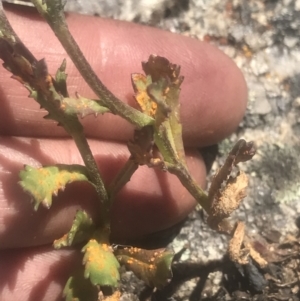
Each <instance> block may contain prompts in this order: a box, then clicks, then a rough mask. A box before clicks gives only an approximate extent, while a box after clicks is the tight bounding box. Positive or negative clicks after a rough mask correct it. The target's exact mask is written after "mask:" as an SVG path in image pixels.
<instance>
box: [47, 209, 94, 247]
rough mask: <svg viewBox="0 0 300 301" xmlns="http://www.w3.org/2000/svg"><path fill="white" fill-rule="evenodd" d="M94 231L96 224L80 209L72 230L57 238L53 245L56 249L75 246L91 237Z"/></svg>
mask: <svg viewBox="0 0 300 301" xmlns="http://www.w3.org/2000/svg"><path fill="white" fill-rule="evenodd" d="M94 232H95V225H94V223H93V220H92V219H91V218H90V217H89V216H88V214H87V213H86V212H85V211H81V210H79V211H77V213H76V216H75V218H74V220H73V224H72V227H71V229H70V231H69V232H68V233H67V234H65V235H64V236H63V237H61V238H59V239H57V240H55V241H54V243H53V246H54V248H55V249H60V248H61V247H70V246H74V245H75V244H78V243H81V242H83V241H87V240H88V239H90V238H91V237H92V235H93V233H94Z"/></svg>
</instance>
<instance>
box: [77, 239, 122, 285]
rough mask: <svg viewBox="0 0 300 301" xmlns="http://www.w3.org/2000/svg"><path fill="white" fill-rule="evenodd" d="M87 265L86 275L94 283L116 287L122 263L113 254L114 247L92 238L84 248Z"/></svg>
mask: <svg viewBox="0 0 300 301" xmlns="http://www.w3.org/2000/svg"><path fill="white" fill-rule="evenodd" d="M82 251H83V252H84V257H83V264H84V265H85V271H84V277H85V278H89V279H90V281H91V283H92V284H93V285H100V286H110V287H116V286H117V285H118V281H119V280H120V274H119V267H120V264H119V262H118V260H117V259H116V257H115V256H114V254H113V250H112V248H111V247H110V246H109V245H107V244H101V243H99V242H98V241H97V240H96V239H91V240H90V241H89V242H88V243H87V244H86V245H85V246H84V247H83V249H82Z"/></svg>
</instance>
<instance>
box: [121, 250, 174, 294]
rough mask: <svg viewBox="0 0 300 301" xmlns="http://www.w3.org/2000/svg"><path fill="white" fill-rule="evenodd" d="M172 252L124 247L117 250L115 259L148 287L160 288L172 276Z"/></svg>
mask: <svg viewBox="0 0 300 301" xmlns="http://www.w3.org/2000/svg"><path fill="white" fill-rule="evenodd" d="M173 257H174V254H173V253H171V252H168V251H165V249H158V250H144V249H139V248H124V249H121V250H118V251H117V259H118V260H119V262H120V263H121V264H123V265H124V266H125V267H126V268H127V269H129V270H131V271H133V273H134V274H135V275H136V276H137V277H138V278H140V279H142V280H143V281H145V283H146V284H147V285H148V286H150V287H157V288H162V287H164V286H165V285H166V284H167V283H168V282H169V280H170V279H171V278H172V270H171V264H172V261H173Z"/></svg>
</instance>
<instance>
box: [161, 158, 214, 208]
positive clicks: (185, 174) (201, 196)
mask: <svg viewBox="0 0 300 301" xmlns="http://www.w3.org/2000/svg"><path fill="white" fill-rule="evenodd" d="M165 166H166V167H167V170H168V171H169V172H170V173H172V174H174V175H176V176H177V177H178V179H179V180H180V182H181V183H182V185H183V186H184V187H185V188H186V189H187V190H188V191H189V193H190V194H191V195H192V196H193V197H194V198H195V199H196V201H197V202H198V204H199V205H201V207H202V208H203V209H204V210H205V211H206V212H207V213H209V212H210V204H209V202H208V196H207V194H206V193H205V192H204V191H203V190H202V189H201V187H200V186H199V185H198V184H197V183H196V181H195V180H194V179H193V178H192V176H191V175H190V173H189V171H188V170H187V169H186V168H185V166H184V165H182V164H180V163H179V162H178V163H177V164H170V163H166V162H165Z"/></svg>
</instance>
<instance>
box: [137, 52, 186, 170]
mask: <svg viewBox="0 0 300 301" xmlns="http://www.w3.org/2000/svg"><path fill="white" fill-rule="evenodd" d="M143 70H144V71H145V74H146V76H145V75H142V74H134V75H133V76H132V84H133V87H134V90H135V92H136V94H135V98H136V101H137V103H138V104H139V106H140V108H141V110H142V111H143V112H144V113H145V114H147V115H150V116H151V117H154V119H155V123H154V129H155V131H154V140H155V143H156V145H157V147H158V148H159V151H160V152H161V154H162V156H163V158H164V161H166V162H168V163H172V164H176V163H177V162H178V161H180V163H181V164H182V165H183V166H186V163H185V153H184V147H183V141H182V126H181V123H180V103H179V93H180V85H181V83H182V81H183V77H182V76H180V67H179V66H177V65H175V64H171V63H170V62H169V61H168V60H167V59H166V58H163V57H160V56H154V55H151V56H150V57H149V59H148V61H147V62H144V63H143Z"/></svg>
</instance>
